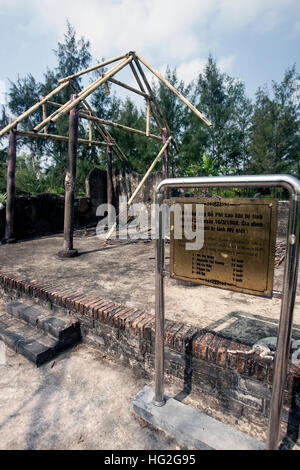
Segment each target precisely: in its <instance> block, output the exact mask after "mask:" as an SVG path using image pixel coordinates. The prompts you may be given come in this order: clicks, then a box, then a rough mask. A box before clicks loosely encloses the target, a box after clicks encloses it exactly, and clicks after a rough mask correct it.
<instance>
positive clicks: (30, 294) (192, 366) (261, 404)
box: [0, 274, 300, 429]
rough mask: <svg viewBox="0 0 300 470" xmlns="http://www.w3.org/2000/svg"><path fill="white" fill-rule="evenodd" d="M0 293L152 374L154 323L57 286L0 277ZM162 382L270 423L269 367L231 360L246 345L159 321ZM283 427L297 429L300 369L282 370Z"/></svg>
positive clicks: (243, 358) (254, 359) (249, 359)
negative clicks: (28, 303) (76, 328)
mask: <svg viewBox="0 0 300 470" xmlns="http://www.w3.org/2000/svg"><path fill="white" fill-rule="evenodd" d="M0 291H1V292H2V295H3V296H4V298H5V300H6V301H9V300H11V299H16V298H24V299H25V300H26V299H29V298H30V299H31V300H34V302H36V303H39V304H42V305H44V306H47V307H48V308H51V309H53V310H60V311H64V312H65V313H67V314H68V315H71V316H74V317H76V318H78V319H79V320H80V323H81V330H82V334H83V338H84V340H85V341H87V342H92V343H93V344H94V345H96V346H97V347H98V348H99V349H100V350H101V352H102V353H104V354H107V355H108V356H110V357H112V358H115V359H117V360H118V361H119V362H120V363H122V364H124V365H125V366H130V367H137V368H138V369H142V370H143V371H145V372H146V373H148V374H149V375H151V376H153V373H154V351H155V318H154V316H153V315H150V314H148V313H146V312H143V311H141V310H138V309H135V308H129V307H125V306H122V305H118V304H116V303H114V302H110V301H107V300H105V299H102V298H101V297H95V296H93V297H92V296H90V295H88V294H86V293H84V292H81V291H77V292H72V291H70V290H66V289H64V288H63V287H62V285H61V283H57V284H53V283H51V284H40V283H38V282H36V281H32V280H25V279H19V278H15V277H12V276H10V275H5V274H0ZM165 342H166V374H167V375H168V376H169V377H170V379H172V380H176V381H180V383H181V385H182V386H183V387H184V389H185V390H190V389H193V391H194V392H196V394H199V396H201V397H202V398H203V397H206V398H205V399H207V401H208V402H209V401H211V400H213V403H214V405H213V406H214V407H215V408H216V409H218V410H221V411H222V412H224V413H229V414H230V415H231V416H232V415H233V416H235V417H237V418H239V417H241V416H243V417H245V418H247V417H248V418H249V421H250V422H254V423H255V424H256V425H258V426H262V428H263V429H265V428H266V425H267V418H268V415H269V407H270V398H271V384H272V378H273V362H272V361H270V360H268V359H262V358H260V357H259V356H257V355H253V356H248V355H245V354H241V353H240V354H238V355H233V354H231V353H229V352H228V351H230V350H240V351H244V350H245V351H246V350H248V349H249V347H248V346H247V345H244V344H242V343H237V342H236V341H230V340H229V339H227V338H224V337H222V336H220V335H219V334H216V333H214V332H211V331H207V330H198V329H197V328H194V327H190V326H188V325H185V324H184V323H179V322H175V321H168V320H167V321H166V330H165ZM283 421H284V422H289V426H293V425H294V426H295V428H296V427H297V426H299V421H300V366H296V365H292V364H290V366H289V372H288V380H287V386H286V390H285V395H284V411H283Z"/></svg>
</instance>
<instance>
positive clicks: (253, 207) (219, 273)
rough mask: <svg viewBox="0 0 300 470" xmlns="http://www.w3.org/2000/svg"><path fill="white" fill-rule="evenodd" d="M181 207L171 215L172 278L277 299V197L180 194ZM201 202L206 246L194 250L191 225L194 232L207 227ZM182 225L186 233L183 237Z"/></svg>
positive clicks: (176, 199) (175, 199)
mask: <svg viewBox="0 0 300 470" xmlns="http://www.w3.org/2000/svg"><path fill="white" fill-rule="evenodd" d="M175 205H177V209H178V207H180V208H181V210H180V211H178V210H177V211H173V210H172V211H171V218H170V221H171V261H170V273H171V277H172V278H174V279H183V280H186V281H190V282H195V283H198V284H204V285H207V286H213V287H219V288H223V289H228V290H232V291H237V292H243V293H247V294H254V295H258V296H261V297H269V298H271V297H272V291H273V279H274V258H275V246H276V227H277V201H276V200H273V199H272V200H271V199H227V198H226V199H225V198H224V199H216V198H201V199H199V198H174V199H172V201H171V206H173V208H174V207H175ZM178 205H179V206H178ZM197 205H202V207H203V206H204V214H203V212H202V214H203V217H202V219H203V220H202V229H204V245H203V248H201V249H196V250H193V249H191V248H190V247H191V246H192V245H191V242H192V241H193V240H191V238H190V237H189V239H188V238H187V237H186V236H185V234H186V233H187V232H186V228H187V226H188V225H190V227H191V228H192V230H193V231H194V232H195V230H197V229H198V230H199V227H200V228H201V221H200V220H197V217H196V214H199V211H198V210H197ZM187 206H189V209H190V210H189V211H186V213H185V207H187ZM191 207H192V208H191ZM198 209H199V207H198ZM174 214H176V215H174ZM178 214H179V216H178ZM184 214H185V217H184ZM198 219H199V215H198ZM174 224H176V225H174ZM178 229H179V230H178ZM181 229H182V235H183V236H182V237H178V233H179V232H181ZM189 233H190V232H189ZM176 238H179V239H176ZM180 238H181V239H180Z"/></svg>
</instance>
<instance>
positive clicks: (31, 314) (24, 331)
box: [0, 302, 81, 367]
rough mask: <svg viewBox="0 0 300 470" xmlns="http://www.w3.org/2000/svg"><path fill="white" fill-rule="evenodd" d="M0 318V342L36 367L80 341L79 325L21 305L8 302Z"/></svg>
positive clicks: (60, 316) (64, 318)
mask: <svg viewBox="0 0 300 470" xmlns="http://www.w3.org/2000/svg"><path fill="white" fill-rule="evenodd" d="M6 311H7V313H5V314H3V315H1V316H0V339H1V340H2V341H3V342H4V343H5V344H6V345H7V346H8V347H10V348H12V349H14V350H15V351H16V352H17V353H20V354H22V355H23V356H25V357H26V358H27V359H29V360H30V361H31V362H33V363H34V364H36V366H37V367H39V366H41V365H42V364H45V363H46V362H48V361H49V360H51V359H53V358H54V357H55V356H56V355H57V354H59V353H60V352H62V351H64V350H66V349H67V348H69V347H71V346H73V345H75V344H77V343H78V342H79V341H80V340H81V332H80V324H79V322H78V321H73V320H72V319H69V318H68V317H67V316H63V315H59V314H53V312H50V311H47V310H45V309H43V310H40V309H38V308H36V307H32V306H30V305H25V304H23V303H21V302H10V303H9V304H7V306H6Z"/></svg>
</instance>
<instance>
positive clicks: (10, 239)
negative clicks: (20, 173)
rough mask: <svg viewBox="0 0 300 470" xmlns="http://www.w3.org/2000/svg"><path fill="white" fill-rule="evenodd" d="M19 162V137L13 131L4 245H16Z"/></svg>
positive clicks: (10, 145)
mask: <svg viewBox="0 0 300 470" xmlns="http://www.w3.org/2000/svg"><path fill="white" fill-rule="evenodd" d="M16 162H17V136H16V134H15V133H14V131H13V129H11V130H10V131H9V147H8V164H7V186H6V188H7V189H6V194H7V200H6V223H5V238H4V240H3V241H2V243H15V242H16V239H15V237H14V209H15V178H16Z"/></svg>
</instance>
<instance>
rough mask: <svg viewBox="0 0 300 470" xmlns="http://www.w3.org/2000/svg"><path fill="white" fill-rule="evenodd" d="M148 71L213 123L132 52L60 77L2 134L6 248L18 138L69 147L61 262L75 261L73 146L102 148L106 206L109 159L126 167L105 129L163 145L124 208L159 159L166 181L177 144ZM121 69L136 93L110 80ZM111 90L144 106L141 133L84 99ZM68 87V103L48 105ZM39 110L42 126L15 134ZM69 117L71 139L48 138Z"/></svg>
mask: <svg viewBox="0 0 300 470" xmlns="http://www.w3.org/2000/svg"><path fill="white" fill-rule="evenodd" d="M110 64H114V65H113V67H112V68H111V69H110V70H108V71H107V72H106V73H105V74H102V75H101V76H100V77H99V78H97V79H96V80H95V81H93V82H92V83H91V84H90V85H88V86H87V87H86V88H85V89H83V90H79V89H78V88H77V87H76V84H75V83H74V79H76V78H77V77H81V76H83V75H86V74H88V73H90V72H93V71H95V70H99V69H101V68H103V67H105V66H107V65H110ZM142 66H144V67H146V68H147V69H148V70H149V71H150V72H151V73H152V74H153V75H154V76H156V77H157V78H158V79H159V80H160V81H161V82H162V83H164V85H166V86H167V87H168V88H169V89H170V90H171V91H172V92H173V93H174V94H175V95H176V96H177V97H178V98H179V99H180V100H181V101H182V102H183V103H184V104H185V105H186V106H188V107H189V108H190V109H191V110H192V111H193V112H194V113H195V114H196V115H197V116H198V117H199V118H200V119H201V120H202V121H204V123H205V124H206V125H208V126H211V125H212V124H211V122H209V120H208V119H207V118H206V117H205V116H204V115H203V114H202V113H201V112H200V111H198V110H197V109H196V108H195V107H194V106H193V105H192V104H191V103H190V102H189V101H188V100H187V99H186V98H185V97H184V96H183V95H182V94H181V93H179V92H178V91H177V90H176V89H175V88H174V87H173V86H172V85H171V84H170V83H169V82H168V81H167V80H166V79H165V78H164V77H163V76H162V75H161V74H160V73H159V72H157V71H156V70H155V69H154V68H153V67H152V66H151V65H149V64H148V63H147V62H146V61H145V60H144V59H143V58H142V57H141V56H140V55H139V54H137V53H136V52H132V51H131V52H128V53H125V54H122V55H119V56H117V57H114V58H112V59H110V60H106V61H104V62H102V63H99V64H97V65H94V66H93V67H89V68H87V69H85V70H82V71H81V72H78V73H75V74H73V75H70V76H68V77H64V78H62V79H61V80H59V85H58V86H57V87H56V88H55V89H54V90H53V91H51V92H50V93H49V94H48V95H47V96H45V97H43V98H41V99H40V100H39V101H38V102H37V103H36V104H35V105H33V106H32V107H31V108H30V109H28V110H27V111H26V112H24V113H23V114H21V115H20V116H19V117H18V118H17V119H15V120H13V121H12V122H10V124H8V125H7V126H6V127H4V128H3V129H2V130H0V138H1V137H3V136H5V135H6V134H8V133H9V135H10V144H9V152H8V153H9V160H8V178H7V195H8V200H7V206H6V232H5V240H4V242H7V243H10V242H12V241H14V231H13V206H14V181H15V159H16V137H17V136H21V137H29V138H41V139H49V140H54V141H55V140H56V141H62V142H68V143H69V150H68V170H67V176H66V203H65V206H66V207H65V231H64V233H65V235H64V248H63V251H62V252H60V255H61V256H62V257H70V256H75V255H76V254H77V252H76V250H74V249H73V215H72V214H73V204H74V193H75V176H76V157H77V146H78V145H88V146H90V147H91V146H99V147H102V146H103V147H106V149H107V173H108V175H107V178H108V198H107V199H108V201H112V199H113V194H112V191H113V187H112V184H111V183H112V168H113V166H112V154H113V153H114V154H115V156H116V157H117V158H118V159H120V160H123V161H124V160H125V161H127V157H126V155H125V154H124V153H123V151H122V150H121V148H120V147H119V146H118V144H117V142H116V141H115V140H114V139H113V137H112V136H111V135H110V133H109V131H108V130H107V127H112V128H117V129H120V130H123V131H126V132H130V133H135V134H138V135H142V136H144V137H146V138H148V139H155V140H157V141H161V142H162V149H161V151H160V152H159V154H158V155H157V157H156V158H155V160H154V161H153V163H152V165H151V167H150V168H149V170H148V171H147V173H146V174H145V176H144V178H143V180H142V181H141V183H140V184H139V186H138V188H137V189H136V191H135V192H134V194H133V195H132V197H131V198H130V201H129V203H128V207H129V206H130V205H131V204H132V203H133V202H134V199H135V198H136V196H137V195H138V194H139V192H140V191H141V189H142V187H143V185H144V183H145V181H146V180H147V178H148V177H149V175H150V173H151V172H152V170H153V169H154V168H155V166H156V164H157V163H158V161H159V160H160V159H161V158H162V159H163V174H164V177H168V153H169V151H170V146H171V145H172V146H173V148H174V149H175V151H176V152H177V151H178V147H177V144H176V142H175V140H174V138H173V136H172V135H171V131H170V128H169V126H168V123H167V121H166V119H165V117H164V116H163V113H162V111H161V109H160V107H159V104H158V102H157V100H156V99H155V96H154V93H153V91H152V89H151V86H150V84H149V81H148V79H147V77H146V75H145V72H144V70H143V67H142ZM125 67H129V68H130V69H131V71H132V74H133V76H134V78H135V81H136V83H137V88H135V87H132V86H130V85H127V84H126V83H123V82H121V81H119V80H117V79H115V78H114V76H115V75H116V74H117V73H118V72H120V71H121V70H123V69H124V68H125ZM109 84H115V85H117V86H120V87H122V88H125V89H126V90H128V91H130V92H132V93H135V94H137V95H139V96H141V97H143V98H144V99H145V101H146V106H147V114H146V115H147V118H146V129H145V131H141V130H140V129H133V128H131V127H128V126H124V125H122V124H117V123H114V122H111V121H107V120H104V119H102V118H101V117H99V116H97V115H96V114H95V112H94V111H93V109H92V108H91V106H90V104H89V103H88V101H87V98H88V97H89V96H90V95H91V94H92V93H93V92H94V91H96V90H97V89H98V88H99V87H100V86H105V90H106V93H107V94H109V93H110V89H109ZM68 85H69V86H70V87H71V89H72V93H73V94H72V96H71V97H70V100H69V101H67V102H66V103H63V104H60V103H56V102H55V101H52V98H53V97H55V95H57V94H58V93H59V92H61V91H62V90H63V89H65V87H66V86H68ZM47 104H48V105H51V106H52V107H55V108H56V109H55V111H54V112H52V113H51V114H50V115H48V116H47ZM40 108H42V121H41V122H40V123H39V124H38V125H36V126H35V127H34V128H33V129H30V130H27V131H21V130H18V129H17V126H18V124H20V123H21V122H22V121H24V119H26V118H27V117H29V116H30V115H31V114H33V113H35V112H36V111H38V110H40ZM66 114H69V116H70V118H69V136H68V137H67V136H60V135H56V134H49V133H48V126H49V124H55V123H56V122H57V121H58V120H59V119H60V118H61V117H62V116H64V115H66ZM151 117H152V118H153V119H154V121H155V123H156V125H157V128H158V130H159V135H156V134H151V133H150V120H151ZM79 119H85V120H87V121H88V123H89V139H79V138H78V122H79ZM94 126H95V128H96V129H97V131H98V132H99V134H100V135H101V137H102V138H103V141H97V140H94V139H93V129H94ZM114 228H115V227H113V229H111V230H110V232H109V233H108V236H107V239H108V238H110V236H111V233H112V232H113V231H114Z"/></svg>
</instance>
